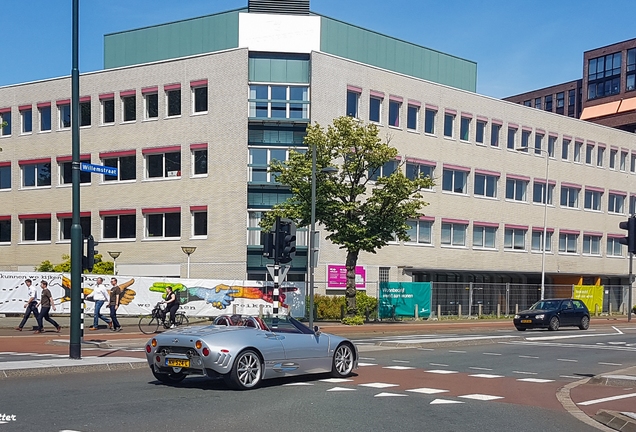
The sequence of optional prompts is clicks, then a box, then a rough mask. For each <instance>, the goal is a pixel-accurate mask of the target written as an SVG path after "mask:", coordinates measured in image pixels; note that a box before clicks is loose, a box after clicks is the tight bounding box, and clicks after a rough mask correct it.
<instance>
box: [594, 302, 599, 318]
mask: <svg viewBox="0 0 636 432" xmlns="http://www.w3.org/2000/svg"><path fill="white" fill-rule="evenodd" d="M594 316H598V304H595V305H594Z"/></svg>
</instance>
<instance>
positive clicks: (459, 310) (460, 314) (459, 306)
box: [457, 303, 462, 318]
mask: <svg viewBox="0 0 636 432" xmlns="http://www.w3.org/2000/svg"><path fill="white" fill-rule="evenodd" d="M457 317H458V318H461V317H462V304H461V303H460V304H458V305H457Z"/></svg>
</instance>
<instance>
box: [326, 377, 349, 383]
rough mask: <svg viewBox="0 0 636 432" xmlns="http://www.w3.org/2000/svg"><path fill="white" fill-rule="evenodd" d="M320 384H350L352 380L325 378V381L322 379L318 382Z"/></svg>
mask: <svg viewBox="0 0 636 432" xmlns="http://www.w3.org/2000/svg"><path fill="white" fill-rule="evenodd" d="M320 381H322V382H326V383H334V384H335V383H343V382H350V381H353V380H352V379H347V378H327V379H322V380H320Z"/></svg>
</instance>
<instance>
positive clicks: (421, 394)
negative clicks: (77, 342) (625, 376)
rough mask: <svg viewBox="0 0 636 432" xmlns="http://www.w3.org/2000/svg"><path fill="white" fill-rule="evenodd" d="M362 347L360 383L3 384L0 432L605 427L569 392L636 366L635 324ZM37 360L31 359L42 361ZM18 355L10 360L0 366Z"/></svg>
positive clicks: (406, 339) (599, 397) (619, 394)
mask: <svg viewBox="0 0 636 432" xmlns="http://www.w3.org/2000/svg"><path fill="white" fill-rule="evenodd" d="M449 340H450V341H449ZM354 341H355V342H356V344H357V345H358V347H359V350H360V355H361V359H360V362H361V366H360V368H359V369H358V370H357V374H356V376H353V377H351V379H350V380H347V381H340V382H338V381H334V380H330V379H328V377H325V376H319V377H313V378H312V379H307V378H294V379H283V380H276V381H272V382H267V383H266V385H265V386H264V387H263V388H260V389H258V390H253V391H247V392H236V391H230V390H228V389H227V388H226V387H225V385H224V384H223V383H222V382H221V381H209V380H204V379H200V378H188V379H186V381H184V383H183V384H182V385H181V386H179V387H167V386H164V385H159V384H158V383H157V382H156V381H155V380H154V378H153V377H152V375H151V374H150V371H149V370H148V369H146V368H142V369H137V370H122V371H116V372H113V371H110V372H101V371H96V372H91V373H83V374H82V373H79V374H60V375H51V376H34V377H20V378H7V379H4V380H0V394H2V395H3V397H2V402H1V404H0V414H2V413H4V414H7V415H15V416H16V419H17V420H16V421H14V422H9V423H7V424H4V425H0V428H2V429H0V430H7V431H20V430H25V431H27V430H29V431H30V430H36V429H39V430H46V431H49V430H50V431H62V430H71V431H86V432H88V431H102V430H104V431H106V430H109V431H112V430H122V431H123V430H133V429H134V430H139V431H145V430H149V431H150V430H192V431H199V430H211V429H215V430H224V431H234V430H240V431H244V430H249V429H255V430H263V429H276V430H279V431H287V430H289V431H292V430H294V431H296V430H308V429H313V430H317V431H323V430H329V431H331V430H347V429H348V430H370V431H376V430H431V429H434V430H436V431H459V430H461V431H480V432H481V431H483V430H492V431H499V430H514V429H516V430H534V429H537V430H544V431H566V430H577V431H592V430H598V429H597V427H595V426H594V422H593V421H591V420H590V419H589V417H587V416H585V417H586V418H587V419H588V420H590V421H589V422H588V423H584V422H582V421H581V420H579V419H578V418H577V417H575V416H574V415H573V414H572V413H570V412H568V411H567V410H566V409H565V408H564V406H563V404H562V401H561V400H560V399H559V397H558V395H559V392H560V390H561V389H563V388H567V387H568V386H570V385H572V384H573V383H577V382H579V381H580V379H581V378H586V377H589V376H594V375H601V374H605V373H608V372H613V371H617V370H621V369H624V368H627V367H631V366H636V360H635V359H636V356H635V354H636V327H635V326H633V325H629V326H599V327H596V328H592V329H590V331H587V332H580V331H578V330H568V329H564V330H561V331H559V332H556V333H553V332H546V331H536V332H535V331H529V332H525V333H523V334H521V333H518V332H513V331H509V330H491V329H488V330H485V331H483V332H475V331H463V330H460V331H457V332H449V331H445V332H443V333H437V332H436V333H430V332H429V333H425V334H415V335H382V336H375V337H360V338H354ZM122 349H129V350H132V351H129V352H128V353H129V354H130V355H133V356H138V355H141V353H139V352H138V351H136V348H130V347H128V348H124V347H122ZM137 349H138V348H137ZM99 352H100V350H96V351H95V354H98V353H99ZM119 352H120V353H121V351H119ZM30 354H33V357H28V356H27V357H25V359H27V358H32V359H33V360H36V359H41V358H42V356H38V355H35V354H38V353H30ZM86 354H87V355H91V354H90V352H86ZM100 355H103V354H100ZM16 356H19V353H13V354H4V355H2V354H0V362H2V361H11V359H14V358H16ZM27 361H28V360H27ZM634 387H636V386H634ZM632 394H633V395H632ZM6 395H11V396H10V397H6ZM571 398H572V400H573V401H574V403H575V404H576V406H575V407H574V409H575V410H579V411H580V412H583V413H585V414H588V416H591V415H594V413H595V412H596V411H598V410H599V409H620V410H630V411H634V409H633V407H634V406H635V404H636V389H635V388H633V387H632V388H630V387H626V386H623V387H621V386H601V385H598V384H594V383H593V382H590V383H587V384H584V385H578V386H576V387H574V388H572V390H571Z"/></svg>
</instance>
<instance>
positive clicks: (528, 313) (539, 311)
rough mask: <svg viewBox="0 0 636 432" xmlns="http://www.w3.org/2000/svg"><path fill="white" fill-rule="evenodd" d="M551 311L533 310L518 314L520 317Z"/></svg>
mask: <svg viewBox="0 0 636 432" xmlns="http://www.w3.org/2000/svg"><path fill="white" fill-rule="evenodd" d="M551 311H552V310H551V309H533V310H524V311H521V312H519V313H518V315H540V314H546V313H549V312H551Z"/></svg>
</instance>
